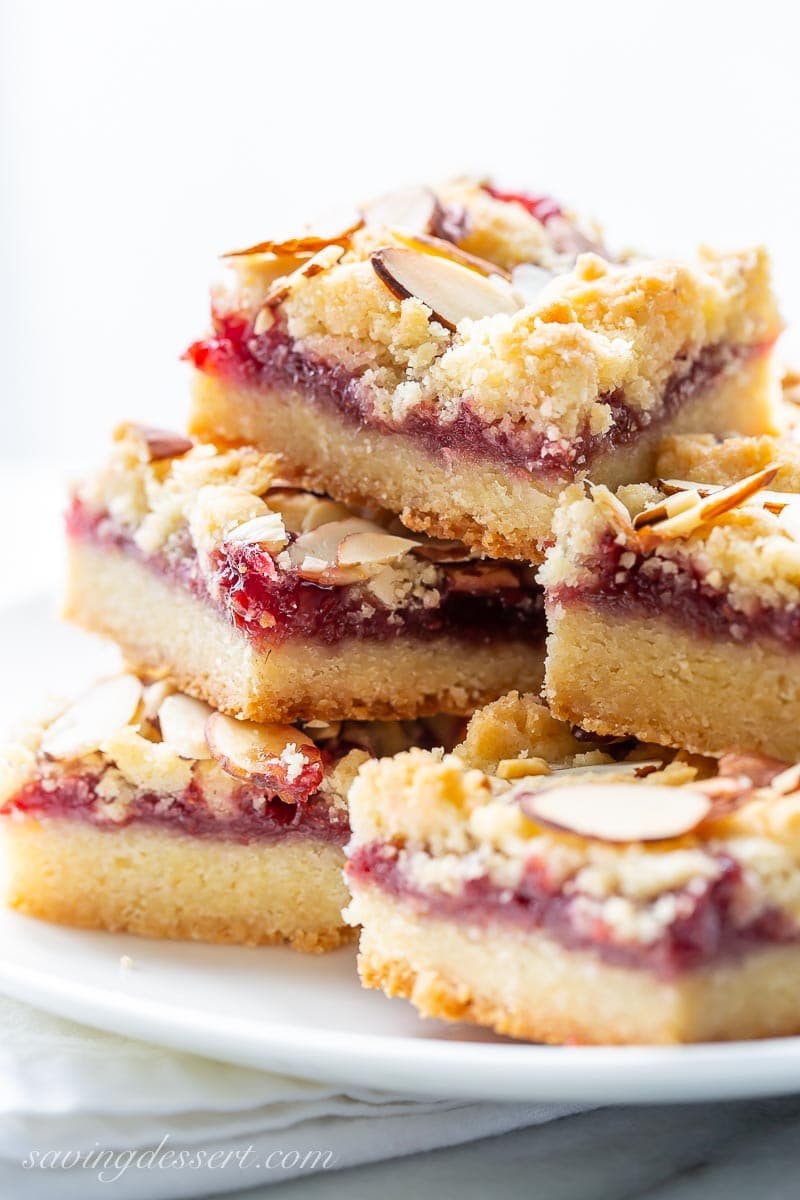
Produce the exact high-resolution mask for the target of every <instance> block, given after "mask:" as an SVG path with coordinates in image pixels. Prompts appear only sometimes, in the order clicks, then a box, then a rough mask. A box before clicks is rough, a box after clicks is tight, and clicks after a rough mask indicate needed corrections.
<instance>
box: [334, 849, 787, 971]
mask: <svg viewBox="0 0 800 1200" xmlns="http://www.w3.org/2000/svg"><path fill="white" fill-rule="evenodd" d="M718 861H719V866H720V874H719V876H718V877H717V878H716V879H715V880H713V881H708V882H706V883H704V884H703V886H702V888H697V889H696V890H695V887H694V886H693V887H692V889H691V890H689V888H682V889H679V890H677V891H674V892H671V893H669V894H670V895H671V896H673V897H675V899H676V901H677V904H676V910H677V913H678V915H677V916H676V917H675V919H674V920H673V921H672V922H671V923H670V924H669V925H667V926H665V927H664V929H663V932H662V933H661V935H660V936H659V937H658V938H657V939H656V940H655V941H652V942H646V943H643V942H633V941H625V940H622V939H621V938H619V937H618V936H616V935H615V933H614V930H613V929H612V928H611V927H610V926H609V925H607V924H606V923H605V922H603V920H602V919H600V918H595V919H593V920H591V922H587V919H586V916H585V913H581V911H580V909H581V906H582V905H584V904H585V903H586V901H587V900H590V902H591V901H592V898H589V897H586V896H583V895H581V893H580V892H569V893H567V892H565V891H564V890H562V889H559V888H557V887H552V886H550V885H549V884H548V878H547V871H546V864H544V863H539V862H536V861H531V862H529V863H528V864H527V865H526V869H525V872H524V874H523V876H522V879H521V880H520V882H519V884H518V885H517V887H516V888H515V889H514V890H513V891H511V890H510V889H508V888H500V887H498V886H497V885H496V884H494V883H492V881H491V880H490V879H488V878H486V877H482V878H478V879H472V880H469V881H468V882H467V883H465V884H463V886H462V887H461V889H460V890H459V891H458V892H457V893H450V892H443V891H436V892H434V891H423V890H421V889H419V888H417V887H415V886H414V884H413V882H410V881H409V879H408V877H407V875H406V874H405V872H404V871H403V868H402V866H401V864H400V861H399V857H398V851H397V849H396V848H395V847H394V846H392V845H387V844H385V843H372V844H371V845H366V846H359V847H358V849H357V850H356V851H355V853H354V854H353V856H352V857H351V858H350V860H349V862H348V864H347V868H346V873H347V875H348V877H349V878H350V879H351V880H352V881H353V882H354V883H356V884H358V885H362V886H363V885H366V886H368V887H373V888H376V889H378V890H379V891H381V892H384V893H385V894H387V895H390V896H394V897H396V898H397V899H398V900H400V901H402V903H403V904H404V905H406V906H408V907H410V908H411V909H412V911H414V912H415V913H416V914H417V915H419V916H420V917H423V918H424V917H434V918H436V917H438V918H443V919H445V920H451V921H457V922H459V923H463V924H464V925H471V926H476V925H477V926H479V927H480V928H487V927H489V926H492V925H505V926H512V927H514V928H519V929H527V930H541V931H542V932H543V933H546V934H547V935H548V936H549V937H552V938H553V939H554V940H555V941H557V942H558V943H559V944H560V945H562V946H564V947H565V948H566V949H568V950H579V951H589V952H591V953H592V954H595V955H596V956H597V957H598V958H600V959H602V960H603V961H605V962H608V963H610V964H612V965H615V966H622V967H631V968H636V969H641V970H646V971H650V972H652V973H653V974H654V975H657V976H658V977H659V978H661V979H670V978H675V977H676V976H678V975H681V974H682V973H684V972H686V971H691V970H696V969H697V968H699V967H703V966H707V965H709V964H712V963H714V962H717V961H719V960H723V959H731V958H736V957H739V956H742V955H744V954H746V953H748V952H749V951H752V950H754V949H756V948H758V947H759V946H763V945H765V944H768V943H775V942H787V941H795V940H798V939H800V930H798V929H797V928H796V926H795V924H794V922H793V921H792V920H791V918H789V917H788V916H786V915H785V914H783V913H780V912H778V911H776V910H774V909H771V910H767V911H765V912H763V913H762V914H761V915H760V916H759V917H758V918H757V919H756V920H753V921H750V922H749V923H747V924H745V925H742V924H738V923H737V922H736V921H735V919H734V913H735V911H736V898H737V894H738V892H739V891H740V889H741V887H742V869H741V867H740V866H739V865H738V863H736V862H734V861H733V859H730V858H727V857H723V856H720V857H719V859H718ZM587 925H588V926H589V927H588V928H587Z"/></svg>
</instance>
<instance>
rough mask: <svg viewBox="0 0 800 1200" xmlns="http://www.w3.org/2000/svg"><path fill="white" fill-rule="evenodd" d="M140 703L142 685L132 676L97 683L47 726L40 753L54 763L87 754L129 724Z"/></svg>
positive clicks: (117, 677)
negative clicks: (52, 759)
mask: <svg viewBox="0 0 800 1200" xmlns="http://www.w3.org/2000/svg"><path fill="white" fill-rule="evenodd" d="M141 699H142V684H141V681H140V680H139V679H137V677H136V676H135V675H115V676H113V678H111V679H104V680H101V682H100V683H96V684H95V685H94V687H92V688H90V689H89V691H88V692H84V694H83V695H82V696H80V697H79V698H78V699H77V700H76V701H75V703H74V704H71V705H70V707H69V708H68V709H66V711H65V712H63V713H62V714H61V716H60V717H58V718H57V720H55V721H54V722H53V723H52V725H50V727H49V728H48V729H47V731H46V732H45V735H44V737H43V738H42V742H41V747H40V749H41V750H42V752H43V753H44V754H46V755H47V756H48V758H58V759H73V758H81V757H82V756H83V755H84V754H91V753H92V752H93V751H95V750H97V749H99V747H100V746H101V745H102V744H103V742H105V741H106V739H107V738H110V737H111V735H112V734H114V733H116V732H117V730H118V729H122V728H123V727H124V726H125V725H129V724H130V723H131V721H133V719H134V717H135V716H136V712H137V709H138V708H139V703H140V701H141Z"/></svg>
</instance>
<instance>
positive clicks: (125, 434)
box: [114, 421, 194, 462]
mask: <svg viewBox="0 0 800 1200" xmlns="http://www.w3.org/2000/svg"><path fill="white" fill-rule="evenodd" d="M114 439H115V440H116V441H118V442H121V441H125V440H127V439H133V440H135V441H137V442H139V444H140V445H141V447H142V449H143V451H144V455H143V457H146V458H147V459H148V461H149V462H160V461H161V459H164V458H180V457H181V456H182V455H184V454H188V453H189V451H190V450H191V448H192V446H193V445H194V442H193V441H192V439H191V438H188V437H186V435H185V434H183V433H173V432H172V430H170V429H156V428H155V427H154V426H152V425H137V424H136V423H135V422H133V421H126V422H124V423H123V424H122V425H118V426H117V428H116V429H115V430H114Z"/></svg>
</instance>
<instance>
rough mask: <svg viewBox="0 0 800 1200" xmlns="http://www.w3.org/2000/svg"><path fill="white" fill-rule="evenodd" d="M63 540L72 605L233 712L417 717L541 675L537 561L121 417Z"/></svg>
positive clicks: (137, 660) (455, 708)
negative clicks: (497, 553)
mask: <svg viewBox="0 0 800 1200" xmlns="http://www.w3.org/2000/svg"><path fill="white" fill-rule="evenodd" d="M68 535H69V537H68V541H69V558H70V570H69V581H68V588H67V600H66V612H67V615H68V616H69V617H70V618H71V619H72V620H75V621H77V622H78V623H79V624H81V625H83V626H85V627H87V628H88V629H91V630H94V631H96V632H99V633H103V634H106V635H108V636H110V637H113V638H114V639H115V640H116V641H117V642H118V643H119V645H120V646H121V647H122V650H123V652H124V654H125V655H126V657H127V659H128V661H129V662H130V663H131V664H133V665H134V666H135V667H136V669H137V670H139V671H142V672H145V673H150V674H151V675H169V676H170V678H172V679H174V680H175V681H176V683H177V684H178V686H179V687H180V688H182V689H183V690H184V691H187V692H189V693H190V694H192V695H194V696H197V697H199V698H200V699H204V700H207V701H208V702H209V703H211V704H213V705H214V706H215V707H216V708H221V709H224V710H225V711H226V712H229V713H232V714H233V715H235V716H243V717H247V718H249V719H254V720H294V719H295V718H297V717H306V718H323V717H324V718H335V719H339V718H343V717H350V718H360V717H369V718H381V717H386V718H390V717H400V718H411V717H415V716H418V715H422V714H432V713H437V712H441V711H449V712H467V711H468V710H469V709H470V708H472V707H474V706H475V705H476V704H478V703H481V702H485V701H487V700H491V699H494V698H495V697H496V696H498V695H500V694H502V693H503V692H504V691H505V690H507V689H508V688H509V687H526V688H538V687H539V686H540V685H541V681H542V675H543V657H544V655H543V650H544V616H543V608H542V599H541V590H540V589H539V587H538V585H537V584H536V583H535V580H534V576H533V572H532V571H531V570H530V568H528V567H526V566H524V565H523V564H520V563H515V562H505V563H504V562H485V561H483V562H478V561H475V560H474V559H473V558H472V557H471V556H470V552H469V551H468V550H467V549H466V548H465V547H464V546H463V545H462V544H461V543H454V542H437V541H434V540H432V539H429V538H427V537H425V536H424V535H418V534H417V535H411V534H409V532H408V530H407V529H404V528H403V527H402V526H400V525H399V524H398V523H397V522H396V521H394V520H393V519H392V518H391V517H389V516H388V515H387V514H381V513H375V512H372V513H366V512H365V511H363V510H359V511H355V510H353V509H352V508H348V507H346V506H345V505H342V504H336V503H333V502H332V501H331V500H329V499H326V498H325V497H320V496H317V495H314V494H313V493H311V492H306V491H302V490H298V489H295V488H290V487H286V486H284V485H283V484H282V483H281V482H280V480H279V478H278V476H277V469H276V460H275V459H274V458H273V457H272V456H269V455H265V454H262V453H261V452H259V451H256V450H253V449H251V448H242V449H238V450H231V451H218V450H217V449H216V448H215V447H214V446H212V445H210V444H193V443H192V442H191V441H189V440H188V439H186V438H182V437H181V436H179V435H173V434H165V433H162V432H160V431H156V430H147V429H144V430H143V429H141V428H140V427H136V426H125V427H123V428H122V429H121V430H119V431H118V441H117V442H116V445H115V448H114V451H113V454H112V457H111V460H110V462H109V464H108V465H107V467H106V468H105V469H104V470H103V471H101V472H100V473H99V474H98V475H97V476H96V477H94V478H92V479H90V480H89V481H87V482H86V483H85V484H83V485H82V486H81V487H79V488H77V489H76V491H75V493H74V496H73V499H72V503H71V507H70V510H69V516H68Z"/></svg>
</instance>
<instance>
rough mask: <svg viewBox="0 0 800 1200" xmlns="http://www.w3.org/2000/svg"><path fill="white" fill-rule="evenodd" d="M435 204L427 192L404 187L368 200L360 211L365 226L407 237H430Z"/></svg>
mask: <svg viewBox="0 0 800 1200" xmlns="http://www.w3.org/2000/svg"><path fill="white" fill-rule="evenodd" d="M438 211H439V201H438V200H437V199H436V196H435V194H434V193H433V192H432V191H431V189H430V188H426V187H406V188H398V190H397V191H395V192H387V193H386V194H385V195H383V196H377V197H376V198H375V199H374V200H370V201H369V202H368V203H367V204H365V205H364V206H363V208H362V212H363V215H364V220H365V221H366V223H367V225H383V226H384V227H386V228H388V229H402V230H406V231H408V232H409V233H430V231H431V230H432V229H433V226H434V223H435V220H436V216H437V213H438Z"/></svg>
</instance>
